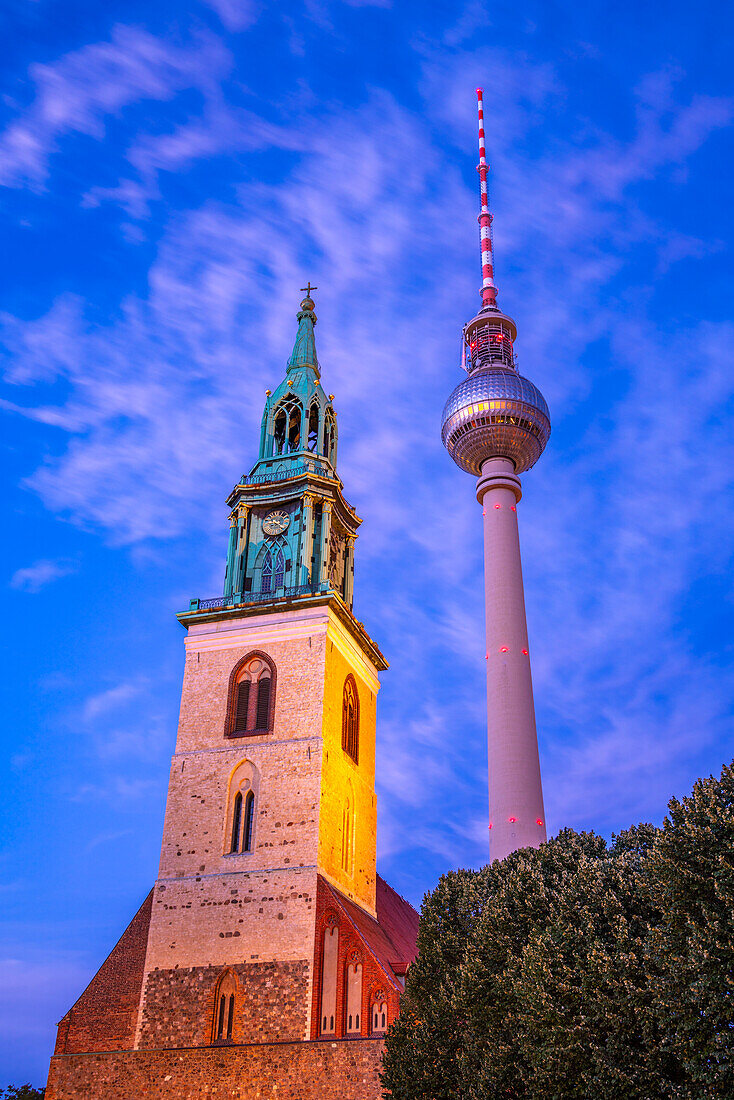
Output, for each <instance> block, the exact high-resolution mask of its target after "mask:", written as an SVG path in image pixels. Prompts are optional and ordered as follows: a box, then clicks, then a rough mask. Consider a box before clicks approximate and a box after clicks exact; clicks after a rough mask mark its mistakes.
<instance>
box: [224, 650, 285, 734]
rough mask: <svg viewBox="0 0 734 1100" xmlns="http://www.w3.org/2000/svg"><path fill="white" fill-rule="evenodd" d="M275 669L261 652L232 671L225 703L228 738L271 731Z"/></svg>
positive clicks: (245, 658) (242, 661)
mask: <svg viewBox="0 0 734 1100" xmlns="http://www.w3.org/2000/svg"><path fill="white" fill-rule="evenodd" d="M274 701H275V666H274V665H273V664H272V662H271V660H270V658H269V657H266V655H265V654H264V653H250V654H248V656H247V657H243V658H242V660H241V661H240V662H239V664H237V665H236V666H235V668H234V669H233V670H232V673H231V675H230V680H229V701H228V704H227V727H226V730H225V733H226V735H227V736H228V737H238V736H243V735H245V734H256V733H267V732H268V731H269V730H271V729H272V728H273V709H274Z"/></svg>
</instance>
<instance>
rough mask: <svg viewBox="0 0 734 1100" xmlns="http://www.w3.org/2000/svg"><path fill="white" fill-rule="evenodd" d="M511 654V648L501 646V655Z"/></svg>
mask: <svg viewBox="0 0 734 1100" xmlns="http://www.w3.org/2000/svg"><path fill="white" fill-rule="evenodd" d="M509 652H510V647H509V646H508V645H501V646H500V653H509Z"/></svg>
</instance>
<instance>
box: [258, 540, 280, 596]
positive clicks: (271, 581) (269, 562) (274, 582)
mask: <svg viewBox="0 0 734 1100" xmlns="http://www.w3.org/2000/svg"><path fill="white" fill-rule="evenodd" d="M284 576H285V557H284V556H283V550H282V548H281V547H279V546H278V547H273V549H272V550H267V551H266V552H265V557H264V558H263V559H262V579H261V582H260V591H261V592H275V591H277V589H278V588H282V587H283V583H284V582H283V578H284Z"/></svg>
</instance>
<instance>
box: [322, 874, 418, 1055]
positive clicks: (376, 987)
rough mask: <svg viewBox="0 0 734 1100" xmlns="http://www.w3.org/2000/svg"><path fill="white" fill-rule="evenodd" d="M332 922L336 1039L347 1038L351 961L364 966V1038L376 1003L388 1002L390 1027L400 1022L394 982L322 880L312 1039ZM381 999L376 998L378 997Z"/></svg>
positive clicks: (361, 1022)
mask: <svg viewBox="0 0 734 1100" xmlns="http://www.w3.org/2000/svg"><path fill="white" fill-rule="evenodd" d="M329 918H332V919H333V920H335V921H336V924H337V926H338V929H339V956H338V959H339V962H338V966H337V981H336V1021H335V1026H336V1035H337V1036H344V1035H345V1034H346V1026H347V1025H346V990H345V978H346V968H347V965H348V963H349V962H350V961H352V957H353V956H355V961H356V960H357V959H358V961H359V962H361V964H362V1009H361V1014H360V1032H361V1034H362V1035H363V1036H364V1037H367V1036H368V1035H369V1034H370V1031H371V1028H372V1005H373V1004H374V1002H375V1000H379V1001H380V1002H382V1001H386V1002H387V1008H388V1021H387V1022H388V1025H389V1024H391V1023H393V1021H394V1020H396V1019H397V1015H398V1012H399V1011H400V995H399V993H398V991H397V990H396V989H395V987H394V978H391V977H389V976H388V974H387V973H386V971H385V970H384V969H383V968H382V966H381V965H380V963H379V962H378V961H377V959H376V958H375V957H374V955H373V954H372V952H371V951H370V950H369V948H368V946H367V944H366V943H365V941H364V940H363V939H362V937H361V936H359V935H358V933H357V932H356V930H355V929H354V928H353V927H352V925H351V923H350V921H349V919H348V917H347V915H346V914H345V912H344V911H343V909H341V907H340V906H339V905H338V904H335V901H334V895H333V894H332V893H331V891H330V890H328V889H327V888H326V887H325V884H324V882H323V880H322V879H319V882H318V890H317V905H316V936H315V943H314V961H313V1011H312V1013H311V1038H312V1039H318V1037H319V1032H320V1021H321V1011H320V1001H321V970H322V963H323V942H324V930H325V929H326V927H327V923H328V921H329ZM378 993H379V994H380V995H379V998H378V997H377V994H378Z"/></svg>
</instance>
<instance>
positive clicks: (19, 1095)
mask: <svg viewBox="0 0 734 1100" xmlns="http://www.w3.org/2000/svg"><path fill="white" fill-rule="evenodd" d="M45 1095H46V1090H45V1089H34V1088H33V1087H32V1086H31V1085H20V1086H18V1085H8V1087H7V1088H4V1089H0V1100H43V1098H44V1096H45Z"/></svg>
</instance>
